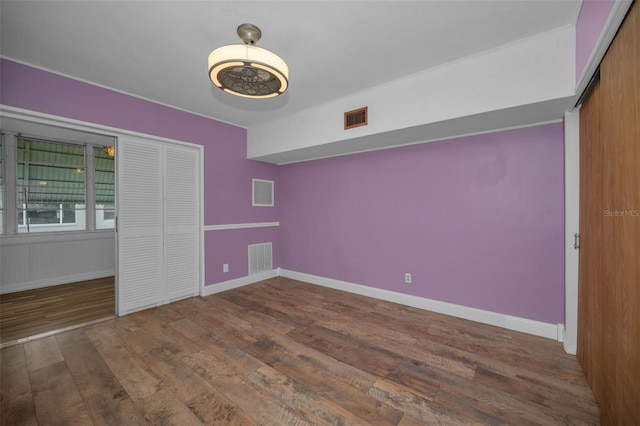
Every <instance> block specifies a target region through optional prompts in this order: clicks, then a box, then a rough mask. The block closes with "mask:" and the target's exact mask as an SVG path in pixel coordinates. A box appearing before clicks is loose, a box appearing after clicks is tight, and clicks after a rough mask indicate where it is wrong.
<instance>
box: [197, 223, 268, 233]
mask: <svg viewBox="0 0 640 426" xmlns="http://www.w3.org/2000/svg"><path fill="white" fill-rule="evenodd" d="M272 226H280V222H255V223H228V224H223V225H205V226H204V230H205V231H224V230H226V229H248V228H269V227H272Z"/></svg>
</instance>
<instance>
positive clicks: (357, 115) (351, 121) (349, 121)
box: [344, 107, 369, 130]
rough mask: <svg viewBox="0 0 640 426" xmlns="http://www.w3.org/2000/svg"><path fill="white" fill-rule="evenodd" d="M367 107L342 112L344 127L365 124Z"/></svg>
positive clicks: (348, 127)
mask: <svg viewBox="0 0 640 426" xmlns="http://www.w3.org/2000/svg"><path fill="white" fill-rule="evenodd" d="M367 109H368V107H362V108H358V109H354V110H353V111H347V112H345V113H344V129H345V130H347V129H353V128H354V127H360V126H366V125H367V120H368V118H369V117H368V116H369V112H368V110H367Z"/></svg>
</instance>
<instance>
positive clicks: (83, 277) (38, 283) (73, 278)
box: [0, 269, 116, 294]
mask: <svg viewBox="0 0 640 426" xmlns="http://www.w3.org/2000/svg"><path fill="white" fill-rule="evenodd" d="M115 274H116V271H115V269H108V270H105V271H94V272H86V273H82V274H74V275H65V276H63V277H55V278H53V279H51V278H47V279H43V280H35V281H28V282H24V283H15V284H3V285H2V286H0V294H6V293H15V292H16V291H25V290H35V289H37V288H43V287H53V286H56V285H62V284H70V283H75V282H78V281H88V280H95V279H98V278H106V277H113V276H114V275H115Z"/></svg>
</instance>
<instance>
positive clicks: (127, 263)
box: [116, 138, 164, 315]
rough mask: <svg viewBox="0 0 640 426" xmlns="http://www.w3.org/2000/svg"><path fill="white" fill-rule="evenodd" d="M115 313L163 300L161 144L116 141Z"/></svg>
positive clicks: (131, 139) (123, 313)
mask: <svg viewBox="0 0 640 426" xmlns="http://www.w3.org/2000/svg"><path fill="white" fill-rule="evenodd" d="M116 152H117V167H118V182H117V194H118V199H117V202H118V205H117V209H118V218H117V227H118V228H117V243H118V267H117V271H118V279H117V285H118V290H117V294H118V314H119V315H125V314H127V313H129V312H132V311H137V310H140V309H144V308H147V307H151V306H156V305H157V304H159V303H160V302H161V299H162V292H163V289H162V282H163V281H164V261H163V259H164V247H163V234H164V230H163V227H164V223H163V191H164V190H163V186H164V185H163V173H162V158H163V155H162V144H160V143H155V142H152V141H146V140H143V139H133V138H127V139H125V138H121V139H119V140H118V149H117V150H116Z"/></svg>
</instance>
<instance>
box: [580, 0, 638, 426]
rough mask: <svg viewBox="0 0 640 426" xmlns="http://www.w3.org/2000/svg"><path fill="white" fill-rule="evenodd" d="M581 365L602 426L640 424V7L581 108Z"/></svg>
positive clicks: (631, 13) (634, 9)
mask: <svg viewBox="0 0 640 426" xmlns="http://www.w3.org/2000/svg"><path fill="white" fill-rule="evenodd" d="M578 359H579V361H580V363H581V365H582V367H583V369H584V372H585V375H586V376H587V379H588V380H589V383H590V384H591V387H592V388H593V391H594V393H595V395H596V398H597V399H598V402H599V403H600V407H601V417H602V424H606V425H609V424H612V425H613V424H620V425H623V424H624V425H627V424H629V425H631V424H638V421H639V419H640V7H638V6H637V5H632V7H631V9H630V11H629V13H628V15H627V17H626V19H625V21H624V22H623V24H622V26H621V28H620V31H619V32H618V34H617V35H616V38H615V39H614V41H613V43H612V45H611V47H610V49H609V51H608V52H607V54H606V55H605V58H604V59H603V62H602V64H601V66H600V82H599V83H598V84H597V85H596V86H595V88H594V90H593V92H592V93H591V94H590V95H589V97H588V99H587V100H586V102H585V103H584V104H583V106H582V108H581V110H580V266H579V294H578Z"/></svg>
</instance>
